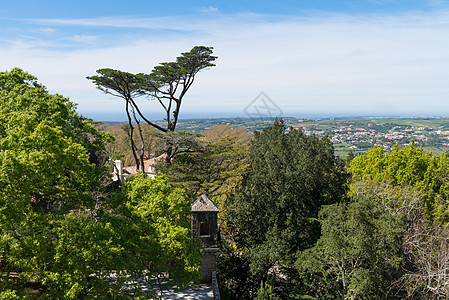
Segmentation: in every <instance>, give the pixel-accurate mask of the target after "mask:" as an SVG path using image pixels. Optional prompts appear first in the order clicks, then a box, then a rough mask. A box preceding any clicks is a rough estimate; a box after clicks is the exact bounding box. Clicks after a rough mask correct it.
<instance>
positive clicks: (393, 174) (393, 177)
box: [349, 141, 449, 223]
mask: <svg viewBox="0 0 449 300" xmlns="http://www.w3.org/2000/svg"><path fill="white" fill-rule="evenodd" d="M349 171H350V172H351V173H352V178H353V186H354V184H357V182H360V181H373V182H374V183H383V182H385V183H388V184H389V185H391V186H392V187H401V186H411V187H413V188H414V189H415V190H417V191H419V192H420V193H421V194H422V198H423V202H422V206H423V208H424V211H425V213H426V215H427V216H428V218H429V219H430V220H433V221H435V222H443V223H445V222H447V220H448V213H447V212H448V204H449V188H448V186H449V185H448V182H449V156H448V153H447V152H444V153H442V154H441V155H440V156H437V155H432V153H431V152H425V151H424V150H423V148H422V147H416V146H415V144H414V142H413V141H412V142H411V143H410V145H409V146H407V147H404V148H403V149H399V146H398V145H396V146H395V147H394V148H393V150H392V151H390V152H387V153H385V152H384V151H383V149H382V148H380V147H375V148H373V149H370V150H368V151H367V153H366V154H364V155H360V156H357V157H355V158H354V159H353V160H352V162H351V164H350V168H349Z"/></svg>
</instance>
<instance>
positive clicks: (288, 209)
mask: <svg viewBox="0 0 449 300" xmlns="http://www.w3.org/2000/svg"><path fill="white" fill-rule="evenodd" d="M248 161H249V169H248V173H247V174H246V176H245V177H244V179H243V182H242V187H241V189H240V191H239V192H238V193H237V194H236V195H235V197H231V198H230V199H228V200H227V201H226V202H225V205H224V208H225V211H224V219H225V220H226V222H227V226H228V228H229V232H230V234H231V235H232V239H233V240H234V241H235V242H236V244H237V246H238V248H239V249H244V251H243V254H242V255H243V256H245V257H247V258H248V259H249V261H250V270H251V273H252V274H257V276H258V280H257V285H258V284H259V283H260V282H261V281H263V282H265V283H268V284H270V285H272V286H273V292H275V293H279V292H281V293H287V291H286V290H283V291H279V288H278V287H279V286H278V285H277V284H276V282H275V281H276V280H283V279H282V278H287V280H288V281H289V283H291V282H292V281H290V280H291V278H289V272H290V271H291V269H294V266H293V265H294V260H293V256H294V255H295V253H297V252H298V251H300V250H303V249H305V248H308V247H310V246H311V245H313V244H314V243H315V241H316V240H317V239H318V237H319V224H318V222H316V221H315V219H316V218H317V216H318V211H319V210H320V208H321V207H322V206H323V205H326V204H330V203H334V202H336V201H339V200H341V198H342V197H343V195H344V194H345V187H344V182H345V179H346V177H345V175H344V172H343V171H342V166H343V163H342V162H340V161H339V160H338V159H337V158H336V157H335V156H334V150H333V146H332V143H331V141H330V140H329V139H328V138H322V139H320V138H318V137H315V136H306V135H305V134H304V133H303V132H301V131H297V130H291V131H290V132H289V133H286V128H285V126H284V125H283V123H282V121H276V122H275V123H274V125H273V126H270V127H268V128H265V129H264V130H263V131H262V132H256V133H255V136H254V139H253V140H252V142H251V144H250V147H249V158H248ZM275 270H277V271H275ZM226 280H227V279H225V280H224V281H225V282H226ZM229 280H232V279H229ZM255 288H256V289H257V288H258V286H256V287H255Z"/></svg>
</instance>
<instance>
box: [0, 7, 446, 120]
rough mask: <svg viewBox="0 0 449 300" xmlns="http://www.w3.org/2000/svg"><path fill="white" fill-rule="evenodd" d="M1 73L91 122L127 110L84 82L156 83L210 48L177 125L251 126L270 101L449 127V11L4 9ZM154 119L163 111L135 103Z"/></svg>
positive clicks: (301, 112)
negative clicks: (445, 121)
mask: <svg viewBox="0 0 449 300" xmlns="http://www.w3.org/2000/svg"><path fill="white" fill-rule="evenodd" d="M0 5H1V6H0V7H1V9H0V70H1V71H5V70H10V69H11V68H13V67H19V68H22V69H24V70H25V71H27V72H29V73H31V74H33V75H35V76H36V77H38V79H39V81H40V82H41V83H43V84H44V85H45V86H47V88H48V89H49V91H50V92H51V93H59V94H62V95H64V96H67V97H69V98H70V99H71V100H72V101H74V102H76V103H78V111H79V112H80V113H82V114H83V115H86V116H89V117H92V118H94V119H97V120H99V119H115V120H117V119H123V117H124V111H123V109H124V107H123V106H124V104H123V102H122V101H121V100H120V99H116V98H113V97H111V96H108V95H104V94H102V93H101V92H100V91H99V90H97V89H95V87H94V85H93V84H92V83H91V82H90V81H88V80H87V79H86V76H90V75H94V74H95V71H96V70H97V69H99V68H114V69H120V70H123V71H128V72H136V73H137V72H144V73H149V72H151V70H152V68H153V67H154V66H156V65H157V64H159V63H161V62H165V61H173V60H175V59H176V57H177V56H178V55H179V54H180V53H181V52H187V51H189V50H190V49H191V48H192V47H193V46H196V45H204V46H212V47H214V54H215V55H216V56H218V59H217V61H216V67H214V68H210V69H209V70H205V71H203V72H201V73H200V74H199V75H198V76H197V81H196V82H195V84H194V86H192V88H191V90H190V91H189V92H188V94H187V95H186V98H185V100H184V103H183V107H182V113H181V118H182V117H184V118H194V117H223V116H227V117H244V116H245V113H244V111H245V108H247V107H248V106H250V105H252V103H253V100H254V99H255V98H256V97H257V96H258V95H259V94H260V93H261V92H264V93H265V95H266V97H269V98H270V99H271V100H272V101H273V103H275V105H276V106H277V107H278V108H279V109H280V110H281V111H282V114H283V115H284V116H298V117H301V116H302V117H304V116H305V117H313V116H316V117H321V116H362V115H363V116H366V115H370V116H374V115H396V116H407V115H413V116H428V115H432V116H449V1H446V0H428V1H425V0H422V1H415V0H339V1H336V0H290V1H287V0H285V1H283V0H280V1H268V0H266V1H261V0H259V1H237V0H227V1H223V0H221V1H218V0H217V1H200V0H197V1H195V0H190V1H185V0H178V1H147V0H145V1H144V0H142V1H134V0H128V1H123V0H121V1H116V0H108V1H104V0H95V1H94V0H88V1H87V0H77V1H71V0H67V1H60V0H54V1H46V0H40V1H35V0H21V1H9V0H0ZM140 102H141V106H142V108H143V109H144V110H145V111H147V112H148V115H149V116H150V118H152V119H159V118H160V117H161V114H160V113H158V112H160V109H159V107H158V106H157V104H156V103H154V102H151V101H148V100H146V99H144V98H143V99H140Z"/></svg>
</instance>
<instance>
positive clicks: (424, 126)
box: [178, 117, 449, 156]
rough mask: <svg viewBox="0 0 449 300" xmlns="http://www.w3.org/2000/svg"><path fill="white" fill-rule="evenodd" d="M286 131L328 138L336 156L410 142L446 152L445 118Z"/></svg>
mask: <svg viewBox="0 0 449 300" xmlns="http://www.w3.org/2000/svg"><path fill="white" fill-rule="evenodd" d="M283 120H284V123H285V125H286V126H288V127H289V128H290V127H291V128H293V129H300V130H303V131H304V132H305V134H307V135H316V136H320V137H321V136H325V135H328V136H329V137H330V138H331V140H332V142H333V143H334V145H335V150H336V152H337V154H339V155H342V156H343V155H345V154H347V153H349V152H350V151H352V152H354V153H363V152H365V151H366V150H368V149H370V148H372V147H374V146H378V147H382V148H383V149H384V150H386V151H388V150H391V149H392V148H393V147H394V145H395V144H399V145H400V146H403V145H408V144H409V143H410V141H411V140H414V141H415V144H416V145H419V146H422V147H423V148H424V149H425V150H426V151H432V152H433V153H434V154H440V153H442V152H443V151H446V150H448V149H449V118H443V117H420V118H418V117H395V118H393V117H360V118H323V119H302V118H292V117H286V118H283ZM272 123H273V119H243V118H235V119H232V118H222V119H190V120H181V121H180V122H179V123H178V130H180V131H181V130H186V131H190V132H202V131H204V130H206V129H207V128H209V127H211V126H213V125H217V124H222V125H230V126H239V127H245V128H247V129H248V130H250V131H254V130H261V129H262V128H264V127H266V126H268V125H270V124H272Z"/></svg>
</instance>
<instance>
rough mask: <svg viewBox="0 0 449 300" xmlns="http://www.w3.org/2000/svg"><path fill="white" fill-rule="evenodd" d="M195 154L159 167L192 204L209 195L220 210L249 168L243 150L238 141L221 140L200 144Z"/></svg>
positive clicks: (184, 154)
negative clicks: (186, 195)
mask: <svg viewBox="0 0 449 300" xmlns="http://www.w3.org/2000/svg"><path fill="white" fill-rule="evenodd" d="M192 150H193V151H189V152H184V153H182V154H180V155H178V156H176V157H175V158H174V159H173V162H172V163H171V164H170V165H168V164H162V165H160V166H159V169H160V171H161V172H162V173H164V174H167V176H168V177H169V179H170V182H172V183H173V184H175V185H176V186H178V187H180V188H183V189H185V190H186V192H187V194H188V195H189V198H190V199H191V200H192V201H193V200H195V199H196V198H198V197H199V196H200V195H202V194H207V195H209V196H211V197H213V199H214V201H216V203H218V204H219V206H220V207H221V206H222V203H223V202H224V201H225V199H226V198H227V197H228V195H229V194H230V193H231V192H232V191H233V188H235V187H236V186H237V182H238V181H239V180H240V179H241V178H242V175H243V173H244V172H245V169H246V167H247V164H246V162H245V156H246V151H245V149H244V147H243V146H241V145H237V144H236V140H235V139H229V138H222V139H221V140H218V141H216V142H200V143H198V144H197V145H196V147H195V148H193V149H192Z"/></svg>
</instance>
